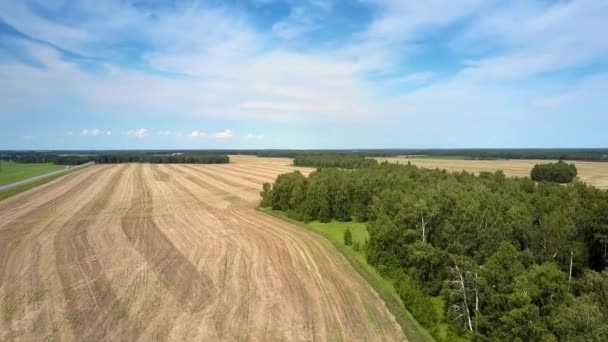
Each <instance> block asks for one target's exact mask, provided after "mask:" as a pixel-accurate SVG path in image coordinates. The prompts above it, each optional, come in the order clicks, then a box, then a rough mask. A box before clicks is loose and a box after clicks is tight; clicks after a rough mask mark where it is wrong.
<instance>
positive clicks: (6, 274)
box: [0, 156, 405, 341]
mask: <svg viewBox="0 0 608 342" xmlns="http://www.w3.org/2000/svg"><path fill="white" fill-rule="evenodd" d="M233 161H234V164H229V165H196V166H192V165H149V164H145V165H134V164H128V165H114V166H93V167H91V168H89V169H87V170H84V171H82V172H80V173H78V174H75V175H69V176H66V177H63V178H61V179H60V180H58V181H56V182H53V183H52V184H50V185H46V186H44V187H41V188H39V189H36V190H35V191H30V192H28V193H23V194H20V195H17V196H15V197H13V198H10V199H8V200H5V201H2V202H1V203H0V257H1V259H0V340H18V339H22V340H44V339H47V340H180V341H181V340H203V341H251V340H253V341H312V340H320V341H327V340H330V341H334V340H335V341H340V340H342V341H397V340H405V338H404V336H403V333H402V331H401V329H400V327H399V326H398V325H397V324H396V322H395V320H394V317H392V315H391V314H390V313H389V312H388V310H387V309H386V307H385V305H384V303H383V302H382V301H381V300H380V298H379V297H378V295H377V294H376V293H375V292H374V291H373V290H372V289H371V288H370V287H369V285H367V284H366V283H365V281H364V280H363V279H362V278H361V277H360V276H359V274H358V273H357V272H356V271H355V270H354V269H353V268H352V267H351V266H350V264H349V263H348V261H347V260H345V259H344V258H343V257H342V256H341V254H339V252H337V251H336V250H335V249H334V248H333V247H332V246H331V244H330V243H329V242H327V241H326V240H324V239H323V238H321V237H320V236H318V235H316V234H314V233H311V232H309V231H306V230H302V229H299V228H297V227H295V226H293V225H290V224H288V223H286V222H283V221H281V220H278V219H275V218H273V217H269V216H267V215H265V214H263V213H261V212H258V211H256V210H255V206H256V204H257V202H258V200H259V192H260V191H261V188H262V184H263V183H264V182H270V181H272V180H274V179H275V178H276V176H278V175H279V174H281V173H284V172H289V171H292V170H295V169H296V168H294V167H292V166H290V164H291V161H290V160H289V159H286V158H259V159H258V158H255V157H246V156H245V157H243V156H238V157H236V158H234V159H233ZM301 170H302V172H303V173H305V174H308V173H310V172H311V171H312V170H311V169H306V168H301ZM370 312H371V313H373V316H374V320H373V321H372V320H370V319H369V317H370Z"/></svg>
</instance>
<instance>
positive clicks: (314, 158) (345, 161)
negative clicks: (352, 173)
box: [293, 154, 378, 169]
mask: <svg viewBox="0 0 608 342" xmlns="http://www.w3.org/2000/svg"><path fill="white" fill-rule="evenodd" d="M293 165H294V166H312V167H319V168H326V167H339V168H343V169H358V168H362V167H370V166H375V165H378V162H377V161H376V160H375V159H366V158H365V157H364V156H363V155H353V154H349V155H327V154H315V155H298V156H296V157H295V159H294V160H293Z"/></svg>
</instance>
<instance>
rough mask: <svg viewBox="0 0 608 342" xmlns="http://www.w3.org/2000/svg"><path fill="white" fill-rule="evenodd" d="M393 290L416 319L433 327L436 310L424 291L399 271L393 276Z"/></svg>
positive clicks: (423, 324)
mask: <svg viewBox="0 0 608 342" xmlns="http://www.w3.org/2000/svg"><path fill="white" fill-rule="evenodd" d="M395 290H396V291H397V293H398V294H399V297H401V300H402V301H403V304H404V305H405V307H406V308H408V310H409V311H410V312H411V313H412V315H414V317H415V318H416V320H417V321H418V322H419V323H420V324H422V326H424V327H426V328H433V327H435V325H436V324H437V323H438V321H439V318H438V315H437V311H435V308H434V306H433V303H432V301H431V297H430V296H429V295H428V294H426V293H424V292H423V291H422V289H420V287H418V285H417V284H416V282H415V281H414V280H413V279H412V278H410V277H409V276H408V275H406V274H403V273H399V274H398V275H397V276H395Z"/></svg>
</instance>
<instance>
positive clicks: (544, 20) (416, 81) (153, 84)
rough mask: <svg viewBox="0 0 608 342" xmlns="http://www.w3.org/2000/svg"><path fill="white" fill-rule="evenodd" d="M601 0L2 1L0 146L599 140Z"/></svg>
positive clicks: (607, 24) (579, 143)
mask: <svg viewBox="0 0 608 342" xmlns="http://www.w3.org/2000/svg"><path fill="white" fill-rule="evenodd" d="M606 32H608V1H605V0H570V1H548V0H542V1H533V0H521V1H498V0H462V1H449V0H428V1H407V0H359V1H355V0H350V1H340V0H299V1H295V0H294V1H273V0H250V1H236V0H233V1H220V0H215V1H164V0H155V1H120V0H104V1H75V0H66V1H64V0H24V1H14V0H0V149H122V148H462V147H607V146H608V111H607V108H608V106H607V105H608V39H606V37H605V35H606Z"/></svg>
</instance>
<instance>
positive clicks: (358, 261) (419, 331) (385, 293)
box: [258, 207, 435, 342]
mask: <svg viewBox="0 0 608 342" xmlns="http://www.w3.org/2000/svg"><path fill="white" fill-rule="evenodd" d="M258 210H260V211H262V212H264V213H266V214H268V215H271V216H274V217H276V218H278V219H281V220H283V221H286V222H289V223H291V224H294V225H296V226H298V227H300V228H304V229H306V230H309V231H311V232H314V233H316V234H319V235H321V236H322V237H324V238H325V239H327V240H328V241H329V242H330V243H331V244H332V245H333V246H334V247H335V248H336V249H337V250H338V251H340V253H341V254H342V255H343V256H344V257H345V258H346V260H348V262H349V263H350V264H351V265H352V266H353V267H354V268H355V270H357V272H358V273H359V274H360V275H361V276H362V277H363V278H364V279H365V280H366V281H367V283H368V284H369V285H370V286H371V287H372V288H373V289H374V290H375V291H376V293H378V295H379V296H380V298H382V300H383V301H384V303H385V304H386V307H387V308H388V309H389V311H390V312H391V313H392V314H393V316H395V319H396V321H397V323H399V325H400V326H401V329H402V330H403V332H404V333H405V336H406V337H407V339H408V341H410V342H426V341H435V339H434V338H433V337H432V336H431V334H430V333H429V332H428V331H427V330H426V329H424V327H422V326H421V325H420V323H418V321H416V319H415V318H414V316H412V314H411V313H410V312H409V311H408V310H407V309H406V308H405V307H404V306H403V302H402V301H401V298H399V295H398V294H397V292H396V291H395V288H394V287H393V284H392V282H391V281H389V280H388V279H385V278H383V277H382V276H381V275H380V274H379V273H378V272H377V271H376V270H375V269H374V268H373V267H372V266H371V265H370V264H368V263H367V261H366V260H365V257H364V256H363V254H362V253H357V252H355V251H354V250H353V249H352V248H351V247H348V246H345V245H344V243H343V241H342V240H341V239H342V236H341V235H340V234H329V233H327V232H326V231H324V230H322V229H320V228H319V227H315V226H312V225H309V224H306V223H303V222H300V221H296V220H294V219H291V218H289V217H287V215H286V214H285V213H283V212H282V211H279V210H271V209H266V208H259V207H258ZM352 225H356V223H352Z"/></svg>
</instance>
